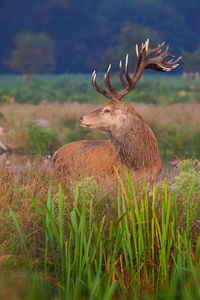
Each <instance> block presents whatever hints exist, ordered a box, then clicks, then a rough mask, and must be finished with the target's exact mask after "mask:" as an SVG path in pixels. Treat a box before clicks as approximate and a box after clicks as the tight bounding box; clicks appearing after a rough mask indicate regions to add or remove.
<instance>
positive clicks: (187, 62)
mask: <svg viewBox="0 0 200 300" xmlns="http://www.w3.org/2000/svg"><path fill="white" fill-rule="evenodd" d="M181 55H182V56H183V64H184V66H183V70H184V72H185V73H195V72H200V47H199V48H198V49H197V50H196V51H194V52H192V53H191V52H187V51H185V50H183V49H181Z"/></svg>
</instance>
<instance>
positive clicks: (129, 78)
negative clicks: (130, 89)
mask: <svg viewBox="0 0 200 300" xmlns="http://www.w3.org/2000/svg"><path fill="white" fill-rule="evenodd" d="M125 76H126V79H127V81H128V83H129V84H130V85H131V82H132V81H131V77H130V76H129V73H128V54H127V55H126V61H125Z"/></svg>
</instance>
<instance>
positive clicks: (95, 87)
mask: <svg viewBox="0 0 200 300" xmlns="http://www.w3.org/2000/svg"><path fill="white" fill-rule="evenodd" d="M92 86H93V88H94V89H95V90H96V91H97V92H98V93H100V94H102V95H104V96H105V97H107V98H110V97H111V94H110V93H108V92H107V91H106V90H103V89H102V88H100V86H98V84H97V82H96V72H95V71H94V72H93V73H92Z"/></svg>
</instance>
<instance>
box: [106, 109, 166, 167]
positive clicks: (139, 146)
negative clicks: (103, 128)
mask: <svg viewBox="0 0 200 300" xmlns="http://www.w3.org/2000/svg"><path fill="white" fill-rule="evenodd" d="M110 138H111V142H112V143H113V145H114V147H115V149H116V151H117V153H118V154H119V156H120V159H121V160H122V162H123V163H125V164H126V165H127V167H128V168H133V169H134V170H139V169H151V167H153V166H154V165H155V161H156V160H158V159H159V160H160V153H159V149H158V145H157V141H156V138H155V136H154V134H153V132H152V130H151V129H150V127H149V126H148V125H147V123H146V122H145V121H144V120H143V119H142V118H141V117H140V116H139V115H138V117H137V118H136V119H135V118H134V119H133V118H132V117H131V114H130V117H129V118H128V120H126V122H124V125H123V127H122V128H120V130H117V131H114V132H112V134H111V135H110Z"/></svg>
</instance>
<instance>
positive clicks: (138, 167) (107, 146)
mask: <svg viewBox="0 0 200 300" xmlns="http://www.w3.org/2000/svg"><path fill="white" fill-rule="evenodd" d="M164 44H165V42H163V43H161V44H159V45H158V46H157V47H156V48H154V49H151V48H150V47H149V39H147V41H146V42H145V43H144V44H143V43H142V46H141V50H140V51H139V47H138V45H136V65H135V69H134V72H133V74H130V73H129V70H128V54H127V56H126V59H125V72H124V73H125V78H124V75H123V71H122V61H120V63H119V77H120V80H121V83H122V86H123V89H122V90H121V91H116V89H115V88H114V87H113V86H112V84H111V81H110V70H111V65H109V67H108V69H107V72H106V73H105V77H104V81H105V86H106V89H102V88H101V87H100V86H99V85H98V84H97V81H96V72H95V71H94V72H93V74H92V86H93V88H94V89H95V90H96V91H97V92H98V93H100V94H102V95H103V96H105V97H106V98H108V99H109V101H108V103H106V104H105V105H104V106H102V107H100V108H99V109H97V110H95V111H93V112H91V113H89V114H87V115H85V116H82V117H80V119H79V124H80V126H82V127H85V128H90V129H95V130H98V131H100V132H103V133H104V134H106V135H107V136H108V137H109V140H96V141H93V140H81V141H77V142H72V143H69V144H66V145H64V146H62V147H61V148H60V149H58V150H57V151H56V152H55V154H54V156H53V163H54V166H55V167H56V168H59V170H61V171H64V172H67V173H68V174H69V173H70V172H73V171H75V170H76V171H77V169H79V168H82V169H83V170H84V171H85V172H86V173H87V174H93V175H94V174H97V175H100V176H110V175H111V174H113V173H114V172H115V170H114V166H115V168H116V169H119V170H122V169H123V170H124V168H125V169H126V170H128V171H130V172H132V174H133V176H134V177H135V178H138V179H139V178H140V179H145V180H146V181H148V182H151V181H153V180H155V179H156V178H157V177H158V175H159V174H160V172H161V170H162V162H161V157H160V152H159V148H158V143H157V140H156V138H155V136H154V133H153V131H152V130H151V128H150V127H149V125H148V124H147V123H146V122H145V121H144V120H143V118H142V117H141V116H140V115H139V113H137V112H136V110H135V109H134V107H133V106H132V105H131V104H129V103H127V102H122V101H121V99H122V97H124V96H125V95H127V94H128V93H129V92H131V91H132V90H133V89H134V87H135V85H136V84H137V82H138V81H139V79H140V78H141V76H142V74H143V72H144V70H145V69H152V70H156V71H161V72H169V71H171V70H172V69H174V68H176V67H177V66H178V65H179V64H178V61H179V60H180V59H181V58H182V57H178V58H177V59H175V57H174V56H173V55H171V54H170V53H169V52H168V49H169V46H167V47H166V49H165V50H164V51H163V46H164ZM153 54H155V55H153ZM167 57H170V58H171V59H170V60H166V58H167Z"/></svg>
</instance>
